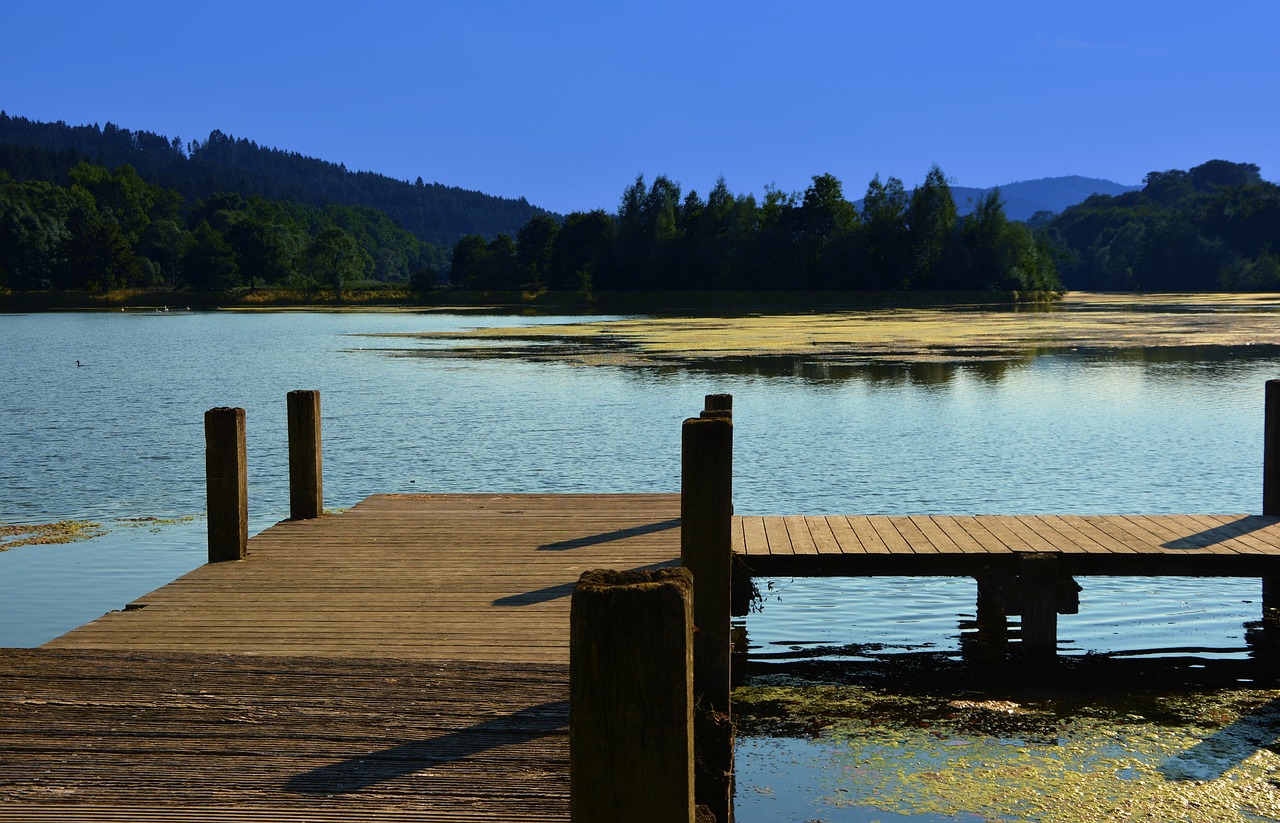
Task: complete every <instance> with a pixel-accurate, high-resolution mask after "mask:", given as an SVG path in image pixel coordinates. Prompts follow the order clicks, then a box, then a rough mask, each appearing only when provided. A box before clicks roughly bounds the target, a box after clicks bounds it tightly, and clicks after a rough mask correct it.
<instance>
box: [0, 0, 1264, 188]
mask: <svg viewBox="0 0 1280 823" xmlns="http://www.w3.org/2000/svg"><path fill="white" fill-rule="evenodd" d="M0 31H2V32H3V37H2V38H0V39H2V42H3V44H4V45H3V47H0V109H3V110H5V111H7V112H8V113H9V114H10V115H16V116H22V117H27V118H30V119H34V120H64V121H66V122H67V123H71V124H81V123H99V124H104V123H106V122H108V121H111V122H113V123H116V124H117V125H119V126H122V127H125V128H129V129H143V130H147V131H153V132H156V133H159V134H163V135H166V136H169V137H173V136H175V135H176V136H179V137H181V138H182V140H183V141H184V142H186V141H189V140H191V139H193V138H197V139H202V140H203V139H204V138H206V137H207V136H208V134H209V132H210V131H212V130H213V129H221V130H222V131H223V132H225V133H227V134H231V135H234V136H236V137H244V138H248V139H251V140H254V141H256V142H257V143H259V144H261V145H266V146H274V147H278V148H283V149H288V150H292V151H298V152H300V153H302V154H305V155H309V156H312V157H319V158H322V159H325V160H331V161H334V162H343V163H346V165H347V167H348V168H350V169H354V170H369V171H375V172H379V173H382V174H386V175H389V176H392V177H395V178H398V179H405V180H413V179H414V178H416V177H418V176H419V175H421V176H422V178H423V179H424V180H426V181H428V182H431V181H438V182H441V183H444V184H447V185H452V186H461V187H463V188H467V189H476V190H480V191H484V192H488V193H491V194H498V195H502V196H507V197H526V198H527V199H528V200H529V201H530V202H532V203H534V204H536V205H539V206H543V207H546V208H549V209H552V210H555V211H559V212H568V211H571V210H577V209H592V208H606V209H608V210H610V211H612V210H613V209H615V208H616V207H617V203H618V199H619V197H620V195H621V193H622V190H623V188H625V187H626V186H627V185H628V184H629V183H630V182H631V181H632V180H634V178H635V176H636V175H637V174H641V173H643V174H644V175H646V178H647V179H650V180H651V179H652V178H653V177H654V176H655V175H657V174H666V175H668V176H669V177H671V178H672V179H674V180H676V181H678V182H680V183H681V184H682V185H683V187H684V188H685V190H686V191H687V190H688V189H690V188H695V189H697V190H698V191H700V192H702V193H704V194H705V193H706V192H707V190H708V189H710V187H711V186H712V185H713V184H714V182H715V180H716V178H717V177H718V176H720V175H722V174H723V175H724V177H725V179H726V180H727V182H728V185H729V188H730V189H731V190H733V191H735V192H748V191H750V192H756V193H759V192H760V191H762V190H763V188H764V186H765V185H767V184H775V185H776V186H778V187H779V188H781V189H783V190H785V191H799V190H802V189H804V187H805V186H806V185H807V184H808V183H809V180H810V178H811V177H812V176H813V175H815V174H821V173H824V172H830V173H832V174H835V175H836V176H837V177H839V178H840V179H841V180H842V181H844V184H845V192H846V195H847V196H848V197H849V198H850V199H856V198H857V197H860V196H861V195H862V193H863V191H864V190H865V188H866V184H867V181H869V180H870V179H871V177H872V175H874V174H876V173H879V174H880V175H881V176H882V177H887V176H889V175H894V176H897V177H900V178H901V179H903V180H904V181H905V182H906V183H907V186H908V188H909V187H910V186H911V185H913V184H915V183H918V182H920V181H921V180H922V179H923V178H924V175H925V172H927V171H928V169H929V166H930V165H931V164H933V163H938V164H939V165H940V166H941V167H942V169H943V171H944V172H945V173H946V175H947V176H948V177H949V178H950V179H952V181H953V182H954V183H956V184H958V185H964V186H990V185H996V184H1000V183H1010V182H1014V181H1018V180H1026V179H1031V178H1037V177H1054V176H1060V175H1067V174H1080V175H1085V176H1089V177H1103V178H1108V179H1111V180H1115V181H1117V182H1121V183H1129V184H1137V183H1139V182H1141V180H1142V177H1143V175H1144V174H1146V173H1147V172H1148V171H1152V170H1165V169H1173V168H1181V169H1185V168H1189V167H1190V166H1193V165H1197V164H1199V163H1201V162H1204V161H1205V160H1210V159H1224V160H1232V161H1236V162H1252V163H1257V164H1258V165H1259V166H1261V167H1262V173H1263V176H1264V177H1266V178H1267V179H1270V180H1276V179H1280V48H1278V47H1277V34H1278V33H1280V3H1277V2H1276V0H1218V2H1214V3H1208V2H1183V0H1161V1H1160V2H1148V1H1147V0H1107V2H1094V0H1071V2H1064V1H1063V0H1022V2H1003V0H1001V1H1000V2H983V0H970V2H966V3H957V2H923V1H922V0H914V1H913V0H897V1H896V2H895V1H894V0H881V2H876V3H867V2H858V1H857V0H844V2H804V0H768V2H756V0H734V2H719V1H718V0H716V1H715V2H698V0H686V1H685V2H668V0H644V2H636V0H630V2H610V0H589V2H580V1H579V0H551V2H531V1H530V0H520V2H490V0H454V1H453V2H448V3H441V2H431V1H430V0H424V2H366V3H355V2H334V0H310V1H309V2H305V3H301V2H298V3H294V2H276V1H275V0H253V2H241V0H215V1H214V2H194V3H191V2H181V0H166V1H165V2H136V0H111V1H110V2H105V1H104V0H86V1H85V2H68V0H38V2H19V0H0Z"/></svg>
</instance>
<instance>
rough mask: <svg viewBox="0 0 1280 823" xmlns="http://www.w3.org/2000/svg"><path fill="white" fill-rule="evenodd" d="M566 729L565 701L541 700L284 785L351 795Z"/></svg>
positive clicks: (331, 766) (301, 790) (300, 790)
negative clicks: (543, 701) (545, 701)
mask: <svg viewBox="0 0 1280 823" xmlns="http://www.w3.org/2000/svg"><path fill="white" fill-rule="evenodd" d="M568 733H569V701H568V700H557V701H554V702H548V703H541V704H539V705H536V706H530V707H528V708H524V709H520V710H519V711H515V712H512V713H510V714H505V715H502V716H500V717H495V718H493V719H492V720H486V721H485V722H483V723H477V724H476V725H474V726H468V727H467V728H465V729H458V730H457V731H452V732H446V733H444V734H441V735H439V736H438V737H433V738H431V739H430V740H414V741H411V742H408V743H402V744H401V745H399V746H395V747H392V748H390V749H383V750H381V751H376V752H369V753H368V754H363V755H359V756H357V757H353V758H351V759H348V760H343V761H342V762H340V763H331V764H329V765H327V766H321V767H320V768H318V769H314V770H312V771H309V772H305V773H303V774H299V775H297V776H295V777H293V778H291V779H290V780H289V781H288V782H287V783H286V784H285V789H286V790H287V791H290V792H294V793H296V794H313V795H314V794H319V795H333V794H352V793H355V792H359V791H362V790H364V789H368V788H370V787H372V786H376V785H378V784H380V783H385V782H387V781H389V780H395V779H396V778H399V777H405V776H407V775H411V774H413V773H415V772H419V771H422V770H423V769H429V768H432V767H434V766H441V765H444V764H448V763H454V762H457V761H459V760H463V759H465V758H467V757H470V756H472V755H476V754H479V753H481V752H485V751H488V750H490V749H496V748H499V747H501V746H510V745H518V744H521V743H527V742H529V741H531V740H535V739H538V738H541V737H548V736H550V735H556V734H561V735H567V734H568Z"/></svg>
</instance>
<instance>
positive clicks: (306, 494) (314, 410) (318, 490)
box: [286, 391, 324, 520]
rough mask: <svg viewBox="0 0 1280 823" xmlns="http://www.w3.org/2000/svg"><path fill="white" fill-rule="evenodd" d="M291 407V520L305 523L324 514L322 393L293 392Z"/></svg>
mask: <svg viewBox="0 0 1280 823" xmlns="http://www.w3.org/2000/svg"><path fill="white" fill-rule="evenodd" d="M286 401H287V403H288V407H289V518H290V519H291V520H306V519H308V518H312V517H319V516H320V515H321V514H322V513H323V512H324V502H323V501H324V493H323V479H322V472H321V468H320V392H318V391H291V392H289V394H288V396H287V398H286Z"/></svg>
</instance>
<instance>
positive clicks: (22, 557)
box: [0, 312, 1280, 657]
mask: <svg viewBox="0 0 1280 823" xmlns="http://www.w3.org/2000/svg"><path fill="white" fill-rule="evenodd" d="M565 319H567V318H553V317H549V318H537V319H532V318H523V319H521V318H509V317H501V318H499V317H482V316H462V315H441V314H313V313H263V314H217V313H173V312H170V313H168V314H146V313H97V314H94V313H75V314H44V315H6V316H0V330H2V331H3V336H2V337H0V339H2V340H3V343H2V344H0V373H3V374H4V375H5V379H4V381H3V382H0V522H9V523H27V522H32V523H38V522H49V521H55V520H61V519H64V518H76V519H88V520H93V521H96V522H99V523H101V524H102V525H104V526H106V527H108V528H110V529H111V531H110V534H108V535H107V536H105V537H101V538H97V539H95V540H91V541H88V542H84V543H75V544H68V545H61V546H58V545H55V546H32V547H21V548H17V549H13V550H10V551H8V552H3V553H0V583H2V585H3V588H4V597H3V598H0V644H4V645H35V644H39V643H41V642H44V641H45V640H48V639H50V638H52V637H54V636H56V635H58V634H60V633H62V632H64V631H66V630H68V629H70V628H73V627H75V626H77V625H79V624H81V623H83V622H85V621H87V620H89V619H92V618H94V617H96V616H98V615H99V614H101V613H103V612H104V611H107V610H109V609H114V608H120V607H121V606H122V605H123V604H125V603H126V602H128V601H129V600H131V599H133V598H135V597H137V596H138V595H140V594H143V593H145V592H146V591H149V590H150V589H152V588H155V587H156V586H159V585H162V584H164V583H166V582H168V581H169V580H171V579H172V578H174V577H175V576H177V575H179V574H182V573H184V572H186V571H187V570H189V569H191V568H193V567H195V566H196V565H198V564H199V563H201V562H202V560H203V554H204V551H205V549H204V531H203V522H202V520H201V519H200V518H201V517H202V508H203V499H204V486H203V483H204V479H203V430H202V419H203V413H204V411H205V410H206V409H208V408H211V407H213V406H221V405H236V406H243V407H244V408H245V409H246V410H247V415H248V441H249V443H248V445H249V482H250V490H249V494H250V517H251V522H250V526H251V530H252V531H255V532H256V531H258V530H261V529H263V528H265V527H267V526H269V525H270V524H272V523H274V522H276V521H278V520H280V519H282V518H284V517H286V516H287V513H288V489H287V478H286V471H287V467H286V431H285V403H284V396H285V393H286V392H287V391H289V390H291V389H295V388H312V389H319V390H320V391H321V392H322V398H323V401H322V402H323V412H324V450H325V493H326V503H327V505H329V506H331V507H344V506H349V505H351V504H353V503H355V502H356V501H358V500H360V499H361V498H363V497H364V496H366V495H368V494H372V493H375V492H411V491H439V492H464V491H527V492H542V491H564V492H569V491H599V492H628V491H676V490H677V489H678V487H679V474H678V472H679V431H680V421H681V420H683V419H684V418H685V417H687V416H689V415H690V414H692V413H694V412H696V411H697V409H699V408H700V407H701V400H702V396H703V395H704V394H706V393H710V392H732V393H733V394H734V396H735V412H736V413H735V441H736V455H735V461H736V462H735V502H736V505H737V508H738V510H739V511H740V512H743V513H766V514H783V513H796V512H805V513H824V512H826V513H835V512H872V513H888V514H903V513H918V512H942V513H1017V512H1055V511H1056V512H1073V513H1110V512H1133V511H1145V512H1178V511H1221V512H1247V511H1257V510H1258V508H1259V505H1260V502H1259V501H1260V497H1261V490H1260V474H1261V471H1260V462H1261V442H1262V434H1261V431H1262V396H1263V392H1262V386H1263V383H1264V381H1265V380H1266V379H1268V378H1271V377H1274V376H1276V375H1277V374H1280V357H1278V356H1277V354H1276V352H1275V351H1274V350H1268V351H1265V352H1257V351H1252V350H1248V349H1241V350H1236V351H1223V350H1217V349H1214V350H1196V351H1186V350H1184V351H1177V352H1168V351H1166V352H1162V353H1155V354H1153V353H1150V352H1142V351H1127V352H1111V353H1107V352H1073V353H1066V354H1056V355H1048V356H1039V357H1029V358H1028V359H1026V360H1025V361H1022V362H1018V363H1013V364H1004V365H1001V366H999V367H993V366H990V365H987V366H981V367H979V366H976V365H975V366H955V365H940V364H932V365H924V366H915V367H907V366H902V367H894V366H881V367H876V368H852V367H839V368H832V367H823V366H820V365H817V364H806V363H802V362H801V363H796V362H778V361H758V362H755V363H738V364H732V365H729V366H726V367H724V368H722V369H719V370H716V371H710V370H698V369H679V368H664V369H652V368H650V369H629V368H620V367H619V368H614V367H583V366H573V365H565V364H556V363H550V364H549V363H530V362H523V361H517V360H498V359H483V360H476V359H459V358H451V357H440V356H427V357H424V356H417V355H420V354H422V353H424V352H426V353H429V352H432V351H437V352H438V350H439V349H440V348H441V347H443V346H444V345H445V344H443V343H441V342H438V341H432V342H420V341H417V340H413V339H410V338H397V337H380V336H377V335H382V334H386V333H398V332H414V331H450V330H460V329H467V328H473V327H476V326H483V325H496V324H500V325H510V324H512V323H552V322H562V321H564V320H565ZM76 361H80V362H81V363H83V364H84V365H83V366H80V367H77V365H76ZM148 517H153V518H160V519H161V520H172V519H178V518H195V519H194V520H190V521H187V522H183V523H178V524H176V525H167V524H159V525H157V524H154V523H150V522H146V521H143V522H139V521H136V520H125V519H126V518H148ZM771 582H772V584H773V587H772V590H770V591H767V592H766V594H767V597H766V602H765V607H764V611H763V612H762V613H761V614H758V615H754V616H752V618H751V619H750V620H749V621H748V623H749V630H750V636H751V638H752V642H753V645H754V646H756V647H757V649H758V652H759V653H760V654H761V655H763V656H766V657H767V656H769V655H772V654H776V653H779V652H784V653H785V652H791V651H795V650H798V649H806V648H811V647H813V646H824V647H825V646H830V647H849V646H852V647H854V650H853V652H850V651H849V650H848V649H846V650H845V651H843V652H841V654H853V655H854V656H855V657H856V654H857V649H856V647H857V646H858V645H859V644H868V643H873V642H874V643H876V644H880V645H881V646H882V647H884V648H885V649H887V650H889V651H893V650H896V649H919V648H929V649H933V650H939V649H940V650H944V651H945V650H948V649H953V648H958V641H959V632H958V628H957V627H958V621H960V620H963V619H964V617H965V616H966V615H969V614H971V612H972V607H973V590H972V584H971V583H970V582H969V581H966V580H888V581H886V580H879V581H832V580H812V581H811V580H796V581H790V580H776V581H771ZM767 585H768V582H766V586H767ZM1256 589H1257V585H1256V582H1254V581H1220V580H1219V581H1208V582H1202V581H1180V580H1162V581H1149V580H1132V579H1111V580H1108V579H1093V580H1088V581H1085V591H1084V593H1083V594H1082V609H1081V612H1082V613H1081V614H1080V615H1078V616H1067V617H1064V618H1063V619H1062V628H1061V630H1060V634H1061V636H1062V638H1063V642H1064V649H1065V650H1067V651H1068V652H1071V651H1087V650H1094V651H1099V650H1101V651H1113V650H1120V651H1139V652H1141V651H1144V650H1159V649H1163V648H1169V647H1187V646H1197V647H1203V649H1204V650H1205V653H1206V654H1207V655H1210V656H1212V655H1219V654H1228V655H1234V654H1243V653H1244V648H1245V647H1244V642H1243V630H1242V623H1243V622H1244V621H1246V620H1250V619H1254V617H1255V616H1256V611H1257V605H1256V603H1255V602H1254V600H1255V598H1256V593H1257V592H1256ZM886 592H888V593H890V594H891V595H892V596H886Z"/></svg>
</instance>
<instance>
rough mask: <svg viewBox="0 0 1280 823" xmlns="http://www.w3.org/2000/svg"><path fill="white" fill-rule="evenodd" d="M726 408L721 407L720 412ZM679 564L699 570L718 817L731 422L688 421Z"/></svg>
mask: <svg viewBox="0 0 1280 823" xmlns="http://www.w3.org/2000/svg"><path fill="white" fill-rule="evenodd" d="M721 413H723V412H721ZM682 440H683V453H682V458H681V463H682V468H681V483H680V562H681V564H682V565H684V567H685V568H687V569H689V570H690V571H691V572H693V591H694V594H693V624H694V626H696V627H697V633H696V634H695V635H694V645H693V693H694V696H695V700H696V701H697V705H698V712H699V715H698V720H697V724H696V728H697V730H698V731H697V736H696V737H697V739H696V747H697V774H696V788H695V795H696V798H697V801H698V804H699V805H705V806H707V808H708V810H709V811H710V812H711V813H712V814H713V815H715V819H716V820H719V821H730V820H732V815H733V724H732V718H731V716H730V705H729V692H730V691H731V689H732V678H731V672H730V666H731V665H732V664H731V658H732V637H731V634H730V630H729V629H730V625H729V624H730V620H729V612H730V606H731V604H730V600H731V591H732V561H733V546H732V521H733V420H732V419H731V418H729V417H720V416H716V417H704V418H693V419H690V420H686V421H684V427H683V432H682Z"/></svg>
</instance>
